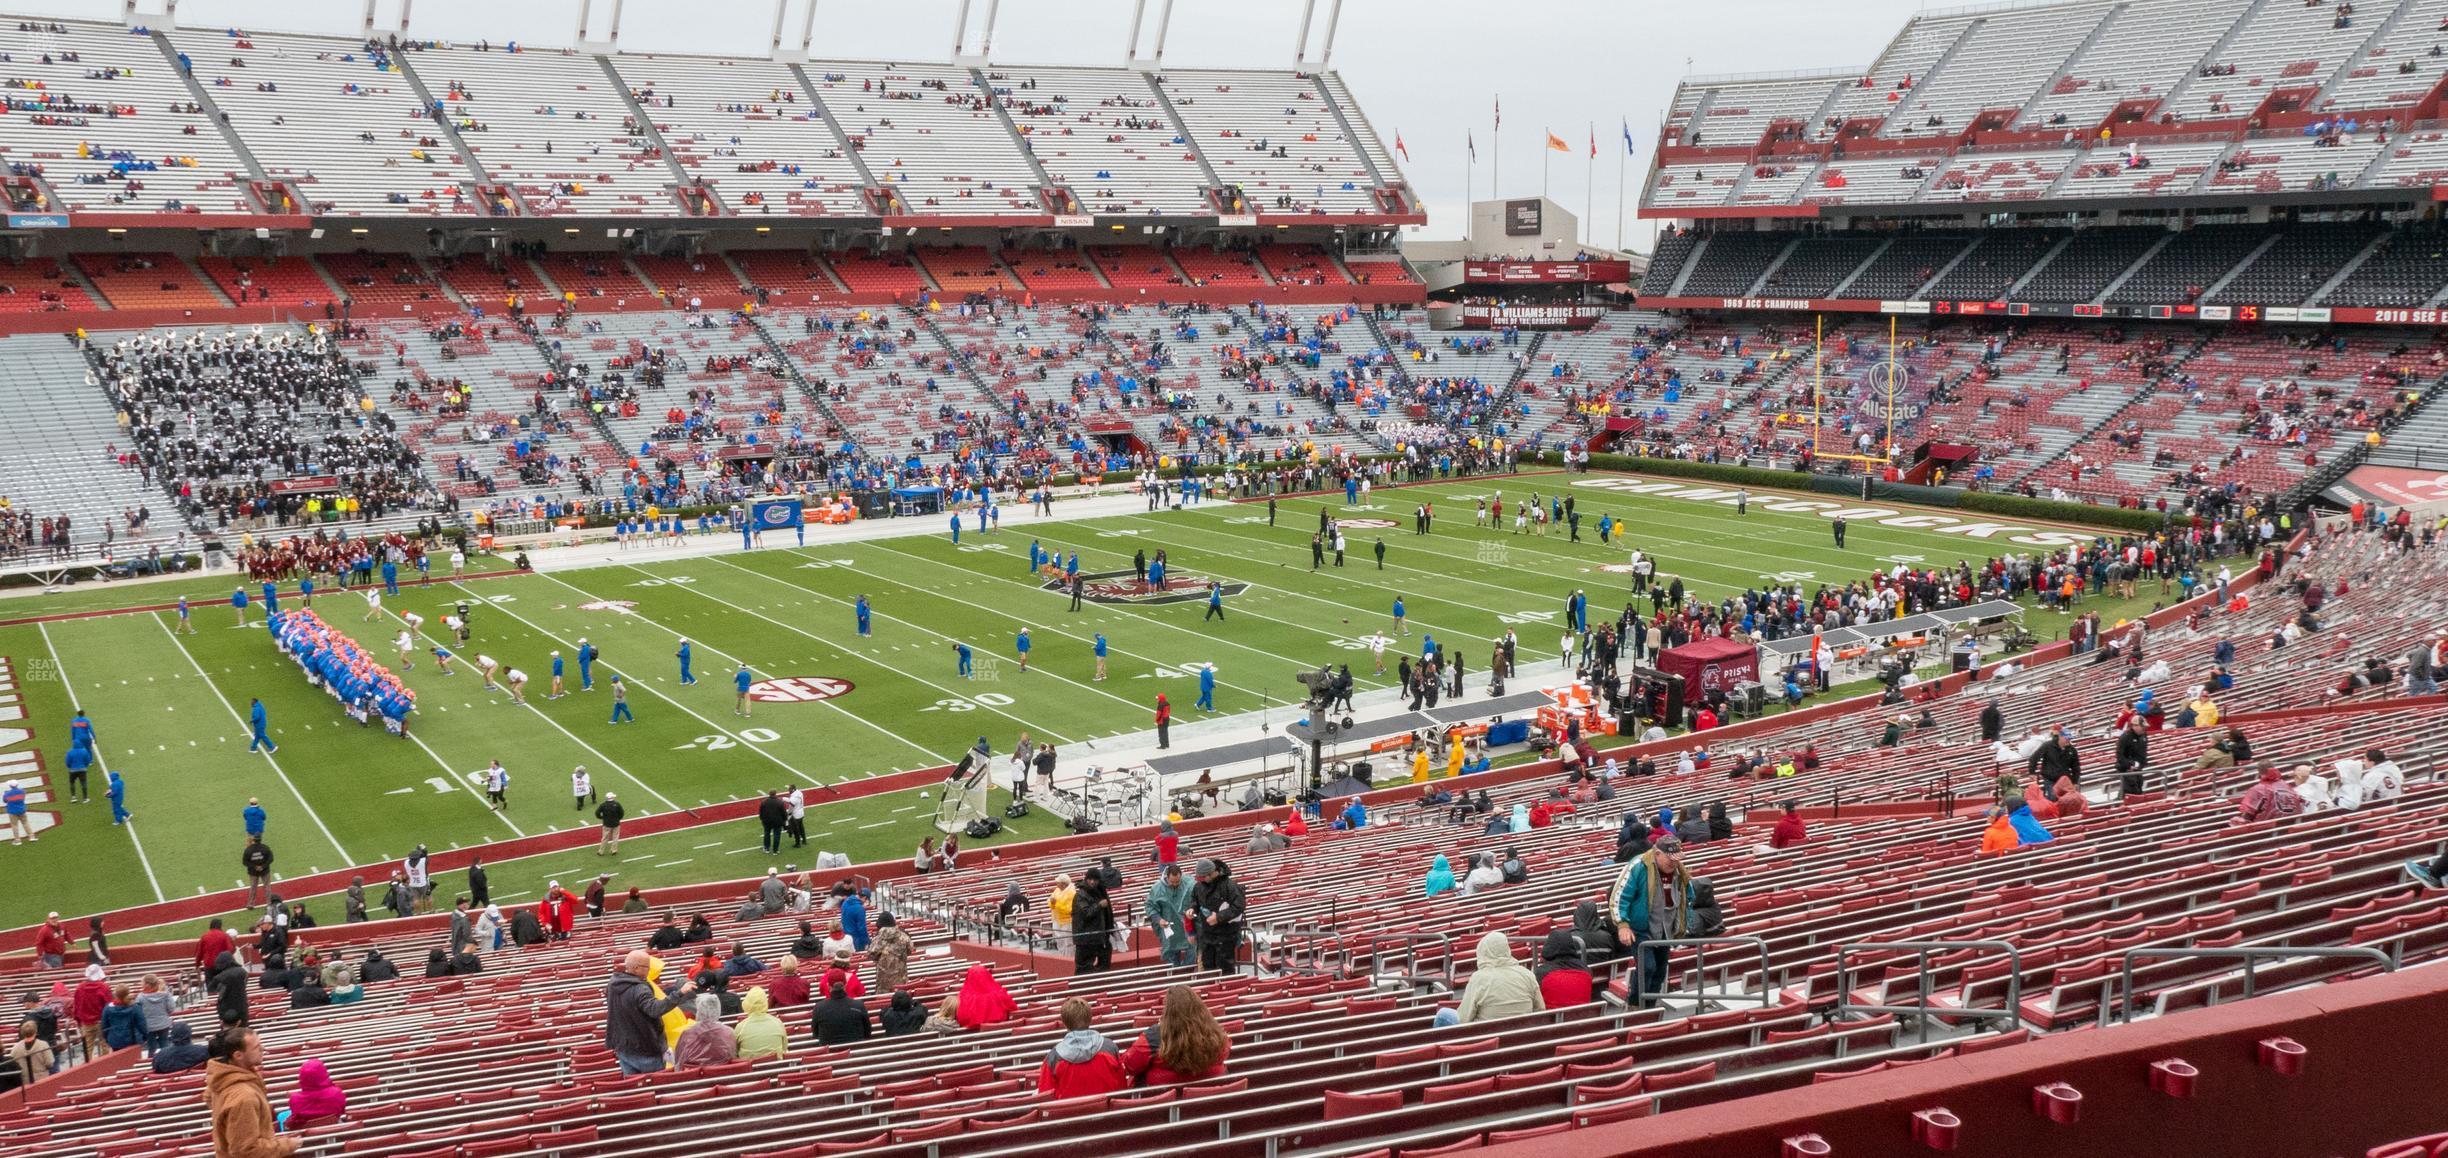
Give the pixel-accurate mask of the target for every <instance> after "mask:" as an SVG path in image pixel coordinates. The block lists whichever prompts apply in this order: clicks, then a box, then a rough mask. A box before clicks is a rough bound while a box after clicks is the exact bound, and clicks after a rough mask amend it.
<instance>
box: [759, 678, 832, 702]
mask: <svg viewBox="0 0 2448 1158" xmlns="http://www.w3.org/2000/svg"><path fill="white" fill-rule="evenodd" d="M857 686H858V685H856V684H853V683H851V682H850V681H849V680H837V679H834V678H833V677H831V676H788V677H785V678H782V679H776V680H758V681H757V682H755V683H752V684H750V685H748V698H749V699H752V700H755V701H756V702H758V703H760V704H813V703H816V702H818V701H820V700H829V699H833V698H834V697H836V696H846V695H849V694H850V692H851V690H852V689H853V688H856V687H857Z"/></svg>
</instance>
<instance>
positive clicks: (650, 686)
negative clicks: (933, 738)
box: [496, 571, 942, 784]
mask: <svg viewBox="0 0 2448 1158" xmlns="http://www.w3.org/2000/svg"><path fill="white" fill-rule="evenodd" d="M536 574H537V576H538V577H539V578H543V579H549V580H551V581H553V582H555V583H558V584H560V585H561V586H563V587H567V588H569V589H570V590H572V591H575V592H577V593H578V594H580V595H582V596H585V597H586V598H588V599H590V600H592V599H597V598H599V597H598V596H597V595H596V594H595V593H593V592H591V591H588V590H587V589H585V588H583V587H580V586H577V585H576V584H573V583H571V582H569V581H568V580H566V579H563V578H561V577H560V576H558V575H553V574H549V573H546V572H541V571H539V572H537V573H536ZM496 606H498V605H496ZM500 610H501V611H502V613H503V614H505V615H508V616H509V617H511V618H512V619H516V620H518V621H519V622H521V623H524V624H527V626H528V627H531V628H534V629H535V630H536V631H538V632H541V633H542V634H543V635H544V636H546V637H547V638H550V639H553V640H558V641H559V642H560V643H561V645H562V646H564V647H568V646H570V644H569V641H568V640H567V639H564V638H562V637H561V636H558V635H554V634H553V633H552V632H549V631H545V630H544V629H543V628H541V627H537V626H536V625H535V623H533V622H532V621H530V620H528V619H527V618H526V617H525V616H522V615H520V614H519V613H518V612H515V611H511V610H510V609H508V608H506V607H502V608H500ZM623 618H624V619H633V620H636V621H637V622H639V623H643V624H645V625H647V626H649V627H652V628H655V629H657V630H659V631H664V632H668V633H670V634H671V635H672V636H673V637H675V638H678V637H682V636H685V635H687V633H686V632H683V631H680V630H679V629H677V628H674V627H672V626H670V625H669V624H666V623H663V622H661V621H659V620H657V619H655V618H654V617H653V616H649V615H637V614H634V613H633V614H630V615H627V616H624V617H623ZM705 650H706V652H707V653H708V654H710V655H713V656H716V657H718V658H721V659H724V660H728V661H730V662H732V663H734V664H737V663H739V662H740V657H738V656H735V655H731V654H728V653H726V652H723V651H720V650H718V649H716V648H713V647H710V646H709V647H707V648H706V649H705ZM605 666H606V667H607V668H609V669H610V670H612V671H619V670H620V669H619V668H616V667H612V666H611V665H610V664H606V665H605ZM754 666H755V665H753V664H751V665H750V667H751V668H752V669H753V668H754ZM630 682H631V685H632V686H634V687H640V688H644V689H646V690H647V691H649V692H652V693H653V694H654V695H655V696H656V697H657V698H659V699H661V700H663V701H664V702H666V703H669V704H671V705H672V706H673V707H676V708H678V709H680V710H681V711H684V712H687V713H688V714H690V715H692V716H697V719H698V721H699V722H701V723H703V724H705V726H707V727H709V728H712V729H714V730H715V731H717V732H721V733H722V734H723V735H726V736H729V737H731V739H733V740H734V741H737V742H738V743H739V744H740V745H741V746H742V747H746V748H751V749H754V750H755V751H756V752H757V753H758V754H759V755H762V756H764V757H765V758H766V759H768V760H771V761H773V762H774V763H776V764H780V765H781V766H782V767H783V768H785V769H788V770H789V771H790V774H791V775H793V776H797V777H799V778H800V779H802V780H805V781H807V782H808V783H810V784H817V783H821V781H819V780H817V779H816V778H815V777H814V776H812V775H810V774H808V773H806V772H802V771H800V770H799V769H797V768H795V767H792V766H791V764H790V762H788V761H786V760H784V759H782V758H781V757H779V756H776V755H774V754H773V753H771V752H767V751H765V746H764V745H762V744H756V743H751V742H749V741H747V740H743V739H740V737H739V734H738V733H736V732H733V731H732V730H731V729H729V728H726V727H723V726H722V725H720V724H717V723H715V722H714V721H712V720H709V719H706V718H705V717H704V716H702V715H698V714H697V712H696V711H695V710H694V709H692V708H690V707H689V706H688V705H687V704H683V703H681V702H680V701H678V700H675V699H672V698H671V697H670V696H668V695H665V694H664V693H663V691H662V689H660V688H657V687H655V686H654V683H653V681H651V680H632V681H630ZM818 702H819V703H820V704H822V705H823V706H824V707H828V708H831V709H833V710H834V711H836V712H840V713H841V714H842V715H844V716H846V717H848V718H850V719H853V720H856V721H858V722H859V723H862V724H865V725H867V726H868V727H870V728H873V729H875V730H876V731H878V732H882V733H883V734H885V735H887V736H890V737H892V738H893V739H894V740H896V741H898V742H900V743H902V744H905V745H908V746H909V747H911V748H914V749H917V750H918V751H920V752H922V753H925V754H926V757H927V762H928V763H929V764H934V763H937V762H940V761H941V759H942V757H941V755H940V754H938V753H937V752H936V751H935V750H934V749H932V748H928V747H926V746H925V745H923V744H920V743H919V742H918V741H916V740H913V739H910V738H909V737H907V736H904V735H902V734H901V733H899V732H896V731H893V730H892V729H890V728H887V727H885V726H884V725H882V724H879V723H876V722H875V721H874V720H870V719H868V718H867V717H865V716H862V715H859V714H858V713H857V712H853V711H851V710H849V709H848V708H845V707H842V706H841V705H840V704H837V703H834V702H833V701H831V700H820V701H818Z"/></svg>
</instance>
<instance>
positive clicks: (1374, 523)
mask: <svg viewBox="0 0 2448 1158" xmlns="http://www.w3.org/2000/svg"><path fill="white" fill-rule="evenodd" d="M1335 526H1337V527H1342V528H1345V529H1348V530H1354V531H1372V530H1373V531H1390V530H1392V529H1394V528H1395V527H1398V526H1401V524H1400V523H1397V522H1395V521H1394V520H1392V519H1336V520H1335Z"/></svg>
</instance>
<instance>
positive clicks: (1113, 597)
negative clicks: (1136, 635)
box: [1040, 571, 1249, 605]
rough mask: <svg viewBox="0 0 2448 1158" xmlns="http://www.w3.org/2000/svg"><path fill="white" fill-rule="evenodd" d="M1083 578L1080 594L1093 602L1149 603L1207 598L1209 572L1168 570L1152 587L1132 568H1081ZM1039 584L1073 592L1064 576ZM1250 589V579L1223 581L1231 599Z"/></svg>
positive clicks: (1056, 590)
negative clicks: (1084, 569) (1099, 569)
mask: <svg viewBox="0 0 2448 1158" xmlns="http://www.w3.org/2000/svg"><path fill="white" fill-rule="evenodd" d="M1080 578H1082V579H1085V580H1087V582H1086V583H1084V584H1082V585H1081V587H1080V597H1081V598H1083V599H1086V600H1087V601H1089V602H1091V603H1136V604H1142V605H1146V604H1155V603H1189V602H1192V601H1196V600H1204V599H1206V598H1207V576H1204V575H1192V574H1187V573H1184V572H1179V571H1175V572H1171V573H1168V574H1167V575H1166V576H1165V578H1164V582H1163V583H1161V584H1158V585H1156V586H1153V587H1151V586H1149V585H1148V584H1146V583H1142V582H1140V581H1139V576H1138V575H1137V574H1135V573H1133V572H1130V571H1098V572H1094V573H1089V572H1082V573H1081V575H1080ZM1040 586H1042V587H1043V588H1044V589H1046V590H1048V591H1052V592H1054V593H1056V594H1058V595H1068V594H1070V593H1071V585H1070V584H1069V583H1067V582H1065V581H1063V580H1061V579H1048V580H1046V581H1045V582H1043V583H1042V584H1040ZM1248 589H1249V584H1247V583H1229V582H1228V583H1226V584H1224V596H1225V598H1228V599H1229V598H1231V597H1233V596H1235V595H1239V594H1240V593H1242V592H1243V591H1246V590H1248Z"/></svg>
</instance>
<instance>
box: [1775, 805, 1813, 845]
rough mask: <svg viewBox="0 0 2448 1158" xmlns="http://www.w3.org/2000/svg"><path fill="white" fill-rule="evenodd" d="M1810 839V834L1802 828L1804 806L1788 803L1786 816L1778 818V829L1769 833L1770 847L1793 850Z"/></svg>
mask: <svg viewBox="0 0 2448 1158" xmlns="http://www.w3.org/2000/svg"><path fill="white" fill-rule="evenodd" d="M1809 839H1810V832H1809V831H1808V830H1806V829H1804V828H1803V827H1802V806H1801V805H1800V804H1798V803H1796V802H1794V801H1791V800H1788V801H1786V802H1785V815H1783V816H1780V817H1778V818H1777V822H1776V828H1775V829H1773V830H1771V831H1770V832H1769V833H1768V847H1770V848H1792V847H1793V846H1795V845H1797V844H1801V843H1802V842H1804V841H1806V840H1809Z"/></svg>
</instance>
